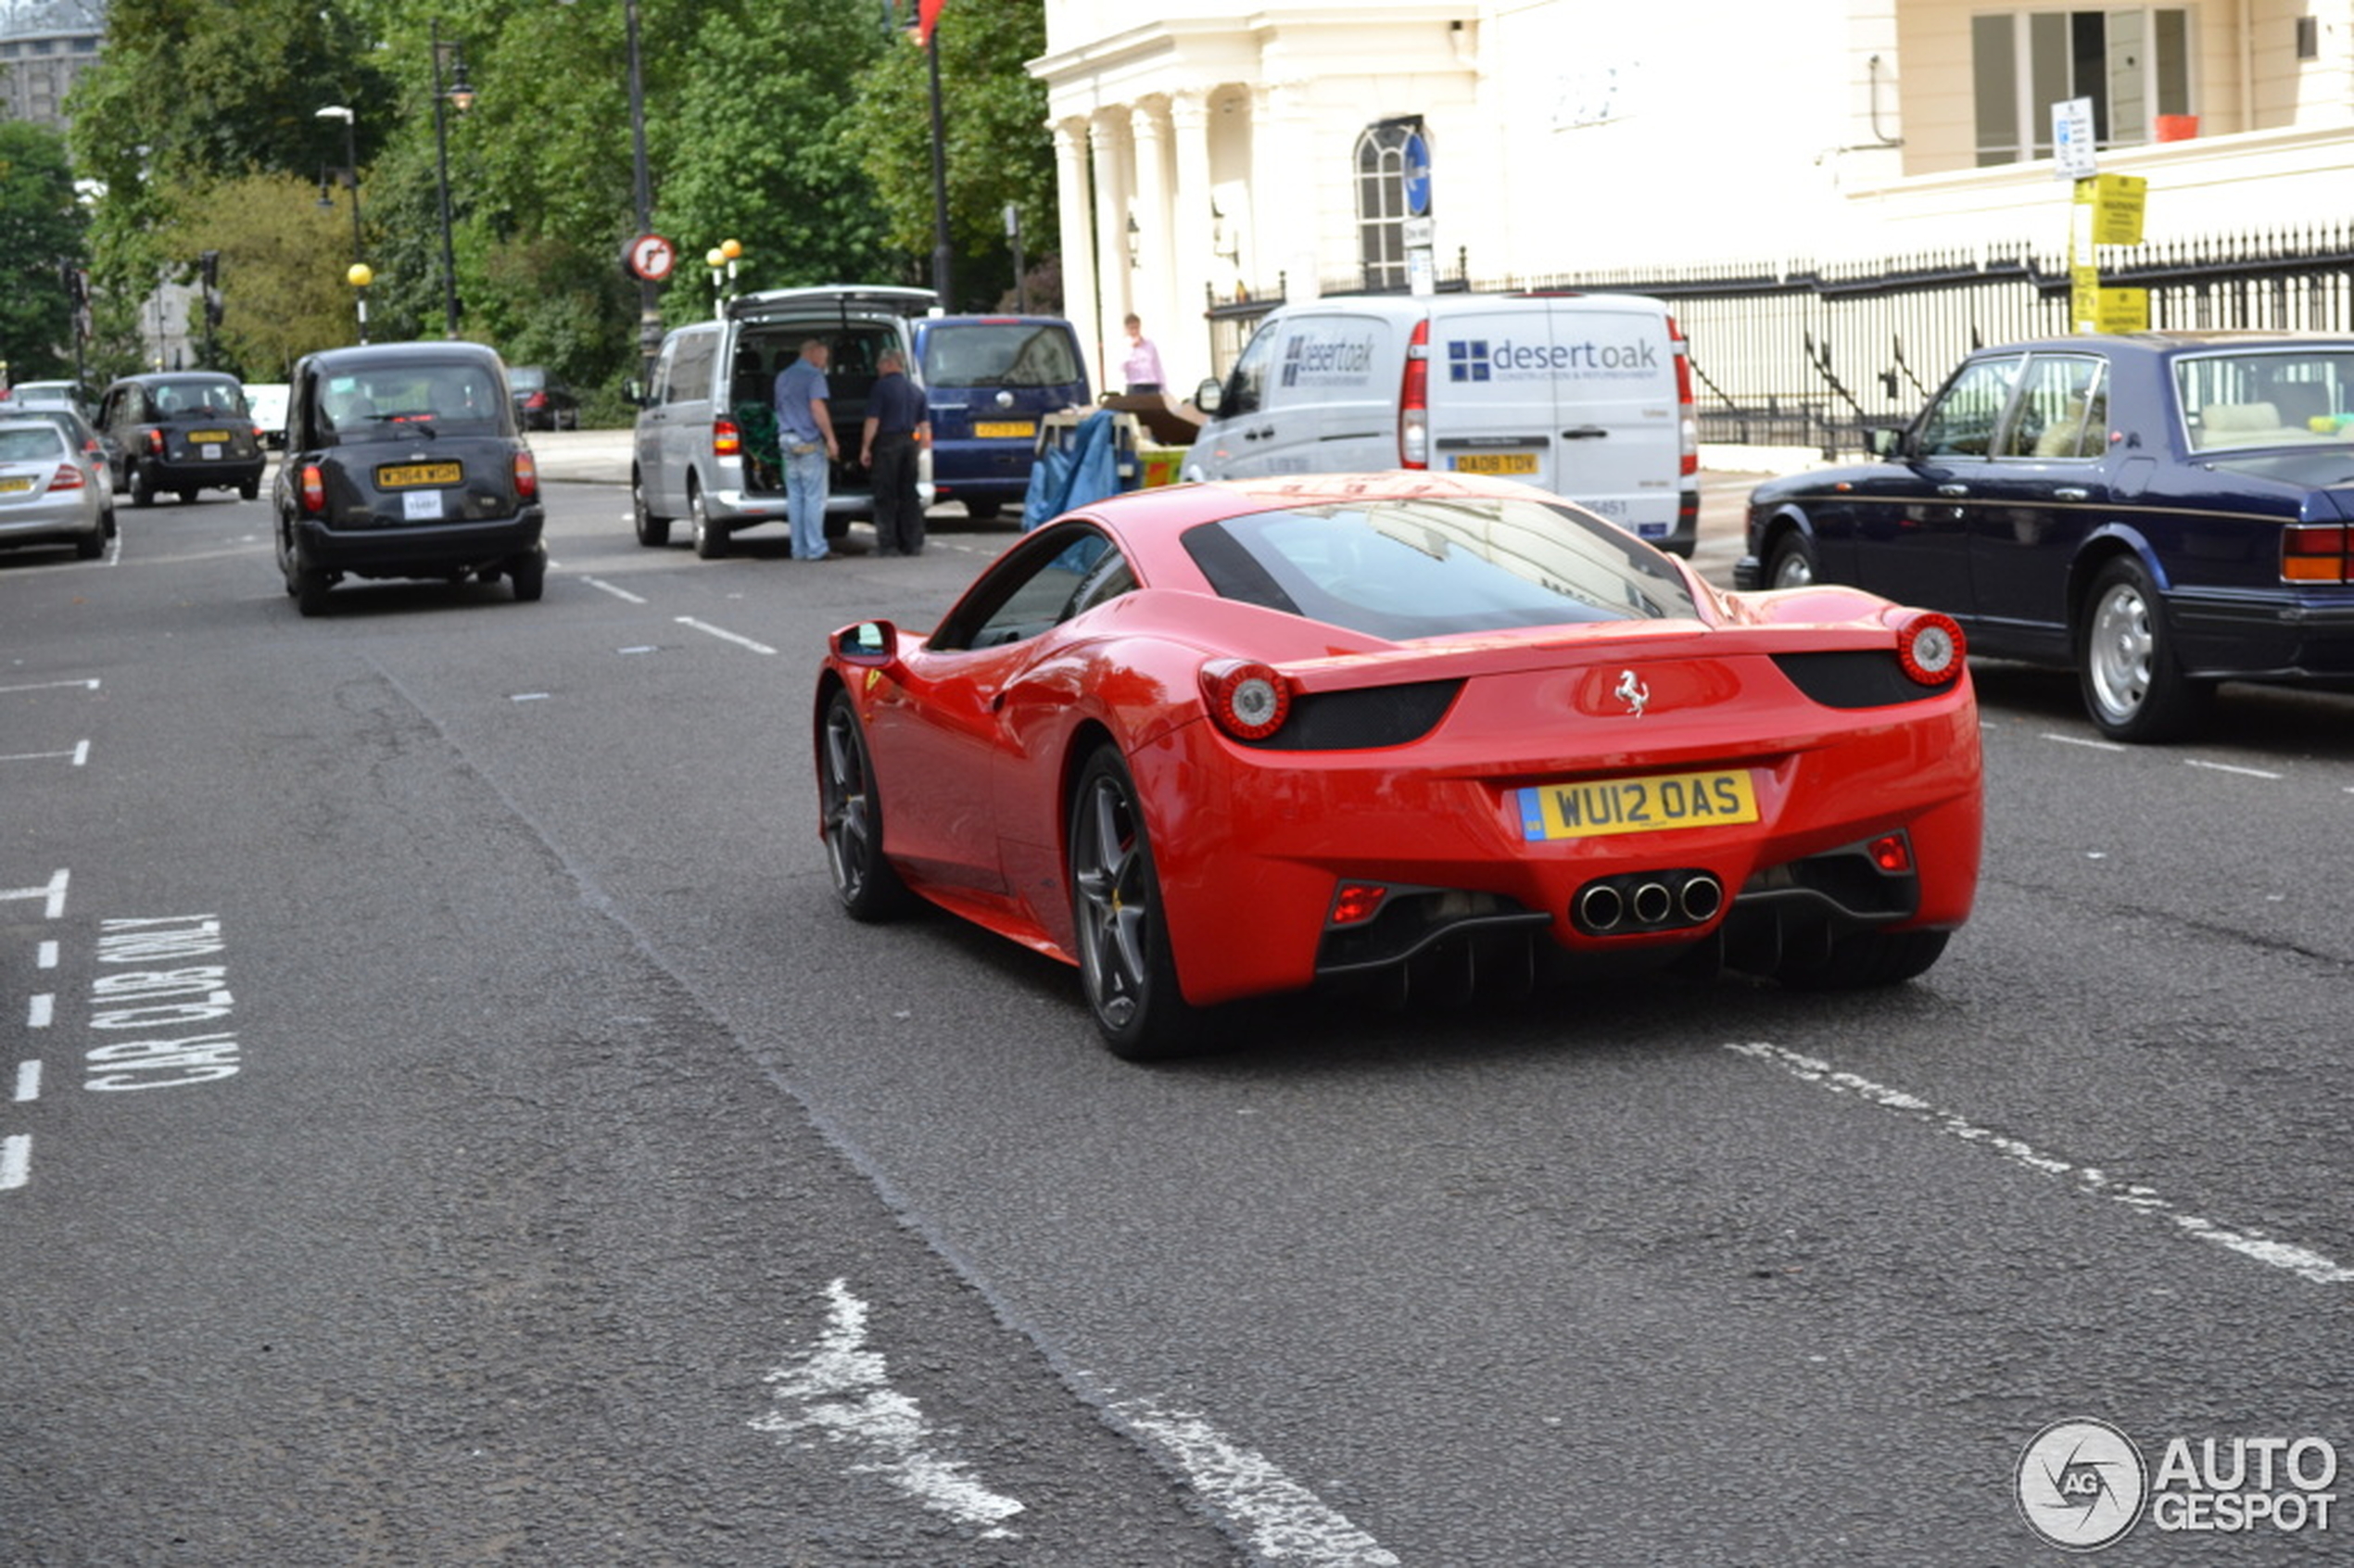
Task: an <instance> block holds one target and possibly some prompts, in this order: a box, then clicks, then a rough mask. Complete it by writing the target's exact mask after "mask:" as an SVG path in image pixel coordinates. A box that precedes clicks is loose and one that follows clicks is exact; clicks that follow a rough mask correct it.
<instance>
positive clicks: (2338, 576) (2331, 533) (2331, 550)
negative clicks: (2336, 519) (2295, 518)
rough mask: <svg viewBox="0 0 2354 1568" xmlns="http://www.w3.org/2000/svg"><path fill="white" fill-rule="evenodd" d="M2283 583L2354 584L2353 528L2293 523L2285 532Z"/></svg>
mask: <svg viewBox="0 0 2354 1568" xmlns="http://www.w3.org/2000/svg"><path fill="white" fill-rule="evenodd" d="M2281 581H2283V582H2284V583H2354V528H2348V527H2345V526H2343V525H2339V524H2335V523H2329V524H2318V523H2292V524H2290V525H2288V526H2287V527H2285V528H2284V529H2282V530H2281Z"/></svg>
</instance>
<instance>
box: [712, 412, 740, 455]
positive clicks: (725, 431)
mask: <svg viewBox="0 0 2354 1568" xmlns="http://www.w3.org/2000/svg"><path fill="white" fill-rule="evenodd" d="M743 449H744V433H743V432H742V431H741V430H739V429H738V428H737V427H736V422H735V421H734V420H732V419H715V420H713V421H712V422H711V455H712V456H713V457H739V456H741V455H742V453H743Z"/></svg>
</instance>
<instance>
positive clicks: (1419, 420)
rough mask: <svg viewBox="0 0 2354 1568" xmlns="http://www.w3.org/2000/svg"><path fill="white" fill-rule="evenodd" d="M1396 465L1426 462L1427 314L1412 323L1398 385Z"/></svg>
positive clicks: (1423, 465)
mask: <svg viewBox="0 0 2354 1568" xmlns="http://www.w3.org/2000/svg"><path fill="white" fill-rule="evenodd" d="M1429 466H1430V318H1429V317H1428V316H1424V318H1423V319H1422V320H1421V321H1419V322H1415V323H1414V335H1413V336H1412V337H1411V339H1409V340H1408V341H1407V344H1406V373H1405V375H1404V376H1403V377H1402V378H1401V379H1400V380H1399V382H1398V467H1400V468H1428V467H1429Z"/></svg>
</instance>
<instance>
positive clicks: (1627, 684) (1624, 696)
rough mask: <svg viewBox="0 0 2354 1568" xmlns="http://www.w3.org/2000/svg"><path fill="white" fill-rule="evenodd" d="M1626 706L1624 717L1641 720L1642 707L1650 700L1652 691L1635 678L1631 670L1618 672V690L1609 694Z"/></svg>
mask: <svg viewBox="0 0 2354 1568" xmlns="http://www.w3.org/2000/svg"><path fill="white" fill-rule="evenodd" d="M1611 695H1612V696H1614V697H1615V698H1617V699H1618V700H1619V701H1620V702H1624V703H1626V716H1627V717H1629V718H1641V717H1642V716H1643V705H1644V704H1645V703H1647V702H1650V701H1651V700H1652V689H1651V688H1650V687H1648V686H1645V685H1644V684H1643V683H1642V682H1641V681H1639V680H1637V679H1636V678H1635V672H1634V671H1633V670H1621V671H1619V672H1618V689H1616V690H1614V691H1613V692H1612V693H1611Z"/></svg>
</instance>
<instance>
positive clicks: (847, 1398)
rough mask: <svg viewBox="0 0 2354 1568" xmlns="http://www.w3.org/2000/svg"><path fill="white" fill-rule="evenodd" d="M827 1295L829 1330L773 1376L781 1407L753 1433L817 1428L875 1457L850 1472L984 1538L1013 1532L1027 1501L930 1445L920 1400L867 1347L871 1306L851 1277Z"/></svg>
mask: <svg viewBox="0 0 2354 1568" xmlns="http://www.w3.org/2000/svg"><path fill="white" fill-rule="evenodd" d="M827 1294H828V1295H829V1296H831V1297H832V1298H833V1307H832V1309H831V1310H830V1311H829V1312H828V1313H827V1323H826V1331H825V1333H824V1334H821V1335H819V1336H818V1340H817V1343H816V1347H813V1348H811V1349H808V1350H804V1351H799V1352H796V1353H795V1356H794V1359H792V1360H791V1361H788V1362H786V1363H785V1364H784V1365H782V1366H780V1367H778V1368H777V1369H776V1370H775V1371H774V1372H770V1373H769V1374H768V1376H767V1381H768V1382H769V1383H771V1384H773V1385H776V1388H777V1395H778V1409H776V1410H771V1411H770V1412H769V1413H768V1414H766V1415H765V1416H759V1417H756V1418H755V1419H754V1420H753V1423H752V1427H753V1430H754V1431H755V1432H773V1433H777V1434H778V1435H785V1434H789V1433H794V1432H800V1431H803V1430H804V1429H808V1428H815V1429H816V1431H817V1432H819V1433H821V1434H823V1435H825V1437H826V1439H827V1441H829V1442H833V1443H848V1444H851V1445H852V1446H853V1447H854V1448H856V1449H859V1450H862V1451H864V1452H865V1453H867V1454H868V1455H870V1456H871V1457H870V1458H867V1459H865V1460H862V1461H857V1462H855V1463H854V1464H853V1465H852V1466H851V1468H852V1469H853V1470H854V1471H864V1472H866V1473H869V1474H875V1475H880V1476H881V1477H882V1478H883V1479H884V1480H886V1481H888V1482H890V1483H891V1484H892V1486H896V1487H898V1488H899V1489H900V1490H901V1491H903V1492H905V1493H907V1494H908V1495H909V1496H910V1497H912V1498H915V1499H916V1500H917V1501H918V1502H919V1503H921V1504H923V1505H924V1507H926V1508H929V1509H932V1510H934V1511H938V1512H941V1513H945V1514H948V1515H950V1516H951V1517H953V1518H955V1519H956V1520H957V1521H958V1522H960V1523H962V1524H968V1525H973V1526H976V1527H980V1528H981V1537H982V1538H983V1539H985V1540H992V1539H1005V1538H1008V1537H1011V1536H1015V1535H1016V1532H1015V1531H1012V1530H1008V1529H1006V1527H1005V1524H1004V1521H1006V1520H1007V1519H1010V1518H1012V1517H1013V1516H1014V1515H1015V1514H1017V1513H1019V1512H1021V1511H1022V1505H1021V1504H1020V1503H1019V1502H1017V1501H1016V1500H1015V1499H1013V1498H1008V1497H1004V1496H1001V1495H1000V1494H998V1493H995V1492H993V1491H990V1490H989V1489H988V1488H987V1487H985V1486H981V1483H979V1482H978V1481H975V1480H973V1479H972V1477H971V1476H970V1475H968V1474H967V1473H966V1471H967V1468H968V1467H967V1466H966V1464H965V1462H964V1461H962V1460H955V1459H942V1458H940V1457H939V1456H937V1455H935V1454H933V1453H931V1452H930V1450H929V1449H928V1448H925V1446H924V1445H925V1443H926V1442H927V1441H928V1440H929V1439H930V1438H931V1436H932V1435H933V1434H932V1430H931V1425H930V1423H929V1422H927V1421H925V1420H924V1415H923V1411H922V1410H920V1409H918V1407H917V1404H916V1401H915V1400H913V1399H911V1398H909V1397H907V1396H906V1395H905V1394H902V1393H900V1392H899V1391H898V1390H897V1389H895V1388H893V1387H892V1386H891V1372H890V1369H889V1367H887V1366H886V1365H885V1364H884V1361H883V1357H882V1352H880V1350H869V1349H867V1347H866V1346H867V1303H865V1302H864V1301H861V1300H860V1299H858V1297H856V1296H853V1295H851V1294H850V1285H849V1282H848V1281H846V1280H836V1281H835V1282H834V1283H832V1284H830V1285H829V1286H828V1287H827ZM788 1402H790V1408H788Z"/></svg>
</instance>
